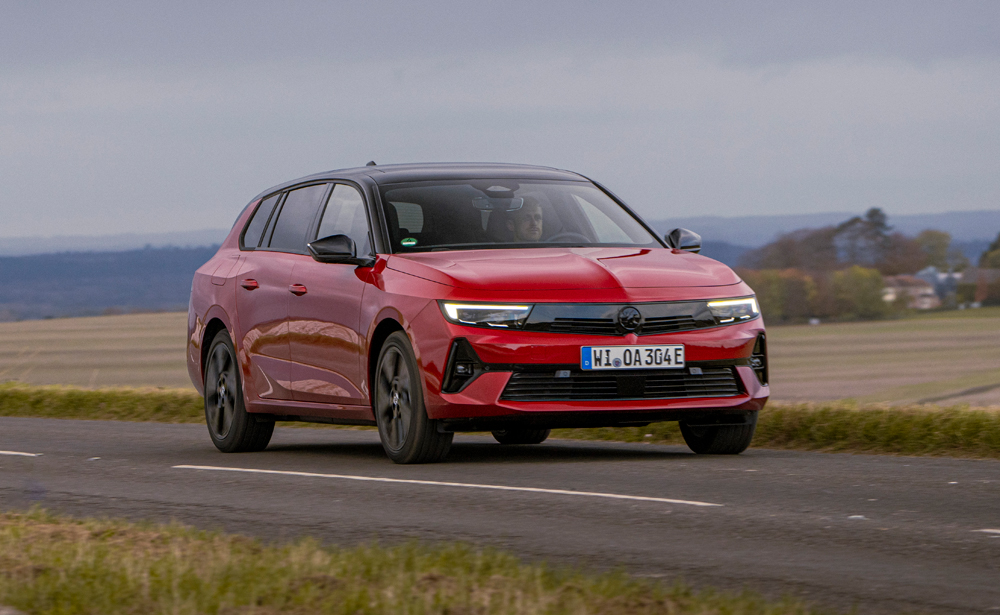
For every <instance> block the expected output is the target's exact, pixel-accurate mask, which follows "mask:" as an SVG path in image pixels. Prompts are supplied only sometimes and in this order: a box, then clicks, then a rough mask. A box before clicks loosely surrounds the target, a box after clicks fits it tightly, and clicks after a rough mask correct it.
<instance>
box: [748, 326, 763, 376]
mask: <svg viewBox="0 0 1000 615" xmlns="http://www.w3.org/2000/svg"><path fill="white" fill-rule="evenodd" d="M750 367H752V368H753V373H754V374H756V375H757V380H759V381H760V383H761V384H763V385H765V386H767V337H766V336H765V335H764V333H763V331H762V332H761V333H759V334H757V341H756V342H754V345H753V352H752V353H751V354H750Z"/></svg>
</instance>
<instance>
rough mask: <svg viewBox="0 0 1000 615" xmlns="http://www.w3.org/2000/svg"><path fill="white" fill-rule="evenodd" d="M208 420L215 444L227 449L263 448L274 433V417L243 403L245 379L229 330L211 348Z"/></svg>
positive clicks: (222, 333) (221, 334) (247, 450)
mask: <svg viewBox="0 0 1000 615" xmlns="http://www.w3.org/2000/svg"><path fill="white" fill-rule="evenodd" d="M205 422H206V423H207V424H208V433H209V435H210V436H212V442H213V443H214V444H215V447H216V448H218V449H219V450H220V451H222V452H224V453H243V452H250V451H262V450H264V449H265V448H267V443H268V442H270V441H271V434H273V433H274V421H269V420H262V419H259V418H257V417H256V416H254V415H252V414H250V413H248V412H247V411H246V407H245V406H244V405H243V379H242V378H241V377H240V370H239V366H238V365H237V363H236V351H235V350H234V349H233V340H232V338H230V337H229V333H228V332H227V331H225V330H222V331H219V333H218V334H217V335H216V336H215V338H214V339H213V340H212V345H211V346H209V349H208V363H207V365H206V368H205Z"/></svg>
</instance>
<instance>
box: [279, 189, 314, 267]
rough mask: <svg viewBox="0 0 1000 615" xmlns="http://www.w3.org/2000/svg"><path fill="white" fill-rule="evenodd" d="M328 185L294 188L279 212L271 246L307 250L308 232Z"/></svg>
mask: <svg viewBox="0 0 1000 615" xmlns="http://www.w3.org/2000/svg"><path fill="white" fill-rule="evenodd" d="M326 189H327V185H326V184H319V185H317V186H308V187H306V188H299V189H298V190H292V191H291V192H289V193H288V196H287V197H285V203H284V205H282V206H281V211H280V212H278V222H277V223H276V224H275V225H274V234H273V235H271V243H270V248H271V249H272V250H280V251H282V252H302V253H304V252H305V251H306V233H308V232H309V226H310V225H311V224H312V221H313V220H314V219H315V218H316V212H317V211H318V210H319V206H320V203H321V202H322V199H323V195H324V194H326Z"/></svg>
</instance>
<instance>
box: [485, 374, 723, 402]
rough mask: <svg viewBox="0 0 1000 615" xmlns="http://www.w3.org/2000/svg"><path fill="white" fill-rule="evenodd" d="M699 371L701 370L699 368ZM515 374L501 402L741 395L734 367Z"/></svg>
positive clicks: (501, 396)
mask: <svg viewBox="0 0 1000 615" xmlns="http://www.w3.org/2000/svg"><path fill="white" fill-rule="evenodd" d="M696 369H697V368H696ZM559 371H560V372H561V374H565V372H566V371H568V372H569V376H568V377H565V376H564V377H562V378H558V377H556V373H557V372H556V370H555V369H550V370H546V371H540V370H532V371H527V370H525V371H515V372H514V373H513V374H512V375H511V377H510V381H509V382H508V383H507V386H506V388H504V390H503V394H501V395H500V399H504V400H509V401H599V400H609V399H622V400H625V399H684V398H690V397H732V396H734V395H739V394H740V385H739V380H738V379H737V376H736V371H735V369H734V368H732V367H704V368H701V373H700V374H691V373H689V370H688V369H684V370H676V371H663V370H661V371H639V370H636V371H633V372H629V373H622V372H616V373H608V372H602V371H582V370H579V369H574V370H559Z"/></svg>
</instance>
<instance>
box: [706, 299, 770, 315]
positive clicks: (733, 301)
mask: <svg viewBox="0 0 1000 615" xmlns="http://www.w3.org/2000/svg"><path fill="white" fill-rule="evenodd" d="M746 304H750V309H752V310H753V312H754V314H758V313H760V309H758V308H757V299H756V298H755V297H747V298H746V299H724V300H722V301H709V302H708V307H709V308H721V307H730V306H733V305H746Z"/></svg>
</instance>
